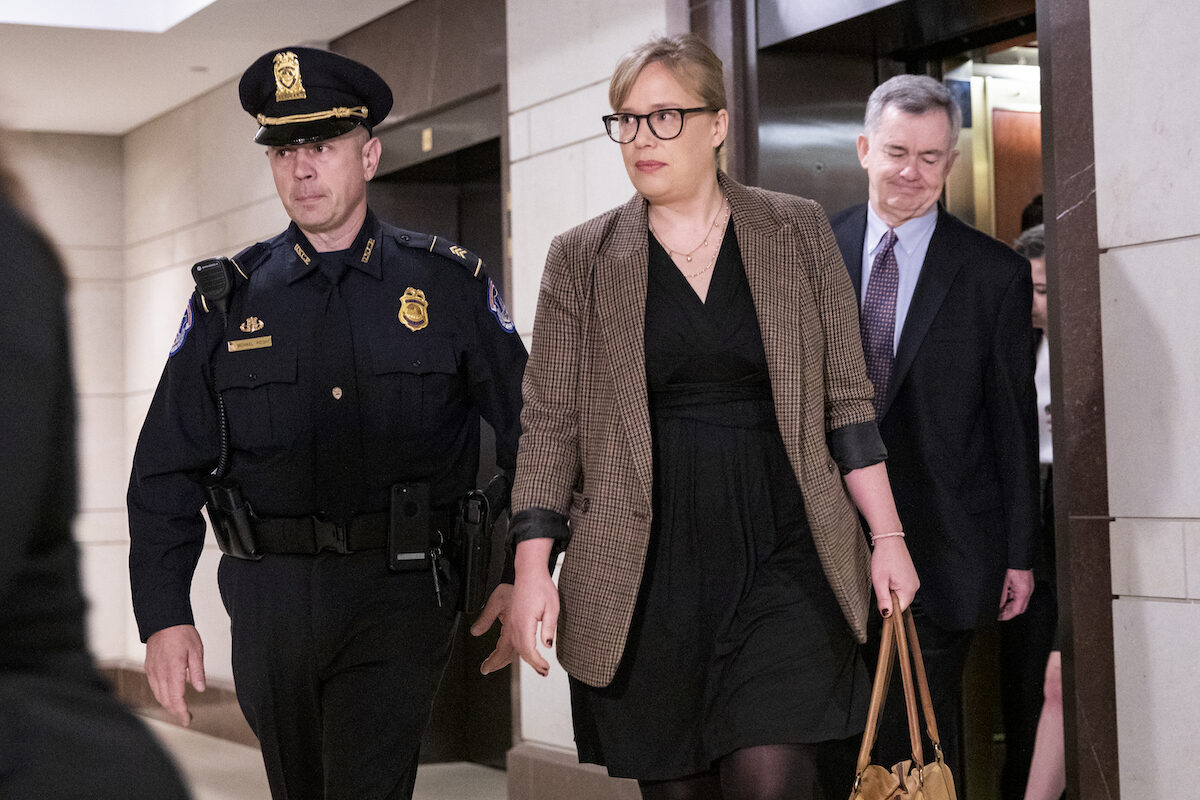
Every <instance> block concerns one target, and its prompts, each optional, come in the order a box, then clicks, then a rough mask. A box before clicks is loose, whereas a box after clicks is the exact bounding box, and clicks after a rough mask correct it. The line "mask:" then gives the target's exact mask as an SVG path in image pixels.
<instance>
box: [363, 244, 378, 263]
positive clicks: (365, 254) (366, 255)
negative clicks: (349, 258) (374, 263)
mask: <svg viewBox="0 0 1200 800" xmlns="http://www.w3.org/2000/svg"><path fill="white" fill-rule="evenodd" d="M374 249H375V240H374V239H367V249H366V250H363V254H362V263H364V264H365V263H367V262H368V261H370V260H371V251H372V250H374Z"/></svg>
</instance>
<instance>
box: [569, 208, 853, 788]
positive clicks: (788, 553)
mask: <svg viewBox="0 0 1200 800" xmlns="http://www.w3.org/2000/svg"><path fill="white" fill-rule="evenodd" d="M645 348H646V374H647V386H648V390H649V402H650V413H651V421H652V429H653V438H654V499H653V511H654V518H653V527H652V532H651V540H650V548H649V552H648V554H647V559H646V565H645V571H644V574H643V578H642V586H641V592H640V595H639V597H638V605H637V609H636V611H635V614H634V619H633V623H632V626H631V629H630V633H629V638H628V642H627V645H626V650H625V654H624V657H623V659H622V662H621V665H620V667H619V669H618V671H617V675H616V677H615V679H614V680H613V682H612V683H611V684H610V685H609V686H607V687H603V688H599V689H597V688H593V687H590V686H588V685H586V684H584V683H581V682H579V681H577V680H575V679H571V705H572V714H573V719H574V725H575V737H576V744H577V746H578V749H579V756H580V760H581V761H585V762H591V763H597V764H603V765H606V766H607V767H608V770H609V773H610V774H612V775H615V776H620V777H630V778H638V779H642V780H666V779H672V778H680V777H684V776H688V775H694V774H697V773H701V772H705V771H707V770H709V769H710V768H711V767H712V766H713V765H714V762H715V761H716V760H718V759H719V758H721V757H722V756H724V755H727V754H728V753H730V752H732V751H733V750H736V749H738V748H742V747H749V746H754V745H762V744H781V743H798V742H805V743H810V742H821V741H827V740H832V739H842V738H846V737H849V736H852V735H854V734H857V733H859V732H861V731H862V728H863V724H864V721H865V718H866V708H867V703H868V700H869V693H870V683H869V680H868V677H867V674H866V670H865V668H864V666H863V664H862V661H861V658H860V656H859V650H858V645H857V642H856V640H855V638H854V635H853V633H852V632H851V631H850V628H849V627H848V625H847V624H846V622H845V619H844V617H843V615H842V612H841V610H840V609H839V607H838V604H837V600H836V598H835V597H834V594H833V591H832V589H831V588H830V587H829V584H828V582H827V580H826V578H825V574H824V572H823V570H822V568H821V564H820V561H819V560H818V557H817V553H816V550H815V547H814V544H813V540H812V535H811V533H810V531H809V527H808V522H807V520H806V517H805V512H804V499H803V497H802V496H801V492H800V487H799V485H798V484H797V482H796V478H795V474H794V472H793V470H792V467H791V464H790V463H789V462H788V459H787V455H786V453H785V451H784V446H783V440H782V438H781V436H780V433H779V428H778V425H777V423H776V418H775V408H774V404H773V401H772V395H771V383H770V378H769V376H768V373H767V362H766V354H765V352H764V349H763V341H762V334H761V332H760V330H759V325H758V319H757V317H756V316H755V311H754V303H753V300H752V298H751V295H750V287H749V284H748V283H747V280H746V275H745V270H744V268H743V265H742V260H741V255H740V253H739V251H738V244H737V239H736V236H735V235H734V232H733V226H732V225H730V226H729V227H728V230H727V232H726V234H725V237H724V241H723V242H722V245H721V251H720V255H719V256H718V258H717V262H716V265H715V267H714V272H713V276H712V281H711V285H710V287H709V291H708V297H707V300H706V301H705V302H703V303H702V302H701V301H700V299H699V297H698V296H697V295H696V293H695V292H694V291H693V290H692V288H691V286H690V285H689V284H688V282H687V280H686V278H684V276H683V275H682V274H681V273H680V271H679V270H678V269H677V268H676V267H675V264H674V263H673V262H672V261H671V259H670V257H669V256H668V255H667V253H666V251H665V250H664V249H663V248H662V246H661V245H659V243H658V242H657V241H655V239H654V238H653V236H651V237H650V258H649V283H648V288H647V295H646V330H645Z"/></svg>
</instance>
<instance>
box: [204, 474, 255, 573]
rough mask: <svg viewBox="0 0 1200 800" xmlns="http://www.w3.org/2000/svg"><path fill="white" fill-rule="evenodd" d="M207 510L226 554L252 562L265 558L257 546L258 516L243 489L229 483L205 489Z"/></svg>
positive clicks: (219, 542) (209, 486)
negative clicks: (256, 523)
mask: <svg viewBox="0 0 1200 800" xmlns="http://www.w3.org/2000/svg"><path fill="white" fill-rule="evenodd" d="M204 507H205V508H206V509H208V519H209V521H211V522H212V527H213V534H214V535H215V536H216V538H217V546H218V547H220V548H221V552H222V553H224V554H225V555H228V556H233V557H234V558H242V559H246V560H248V561H258V560H259V559H261V558H262V554H261V553H259V552H258V550H257V547H256V546H255V544H254V522H253V519H254V512H253V510H252V509H251V508H250V504H249V503H248V502H246V500H245V498H243V497H242V490H241V487H240V486H238V485H237V484H235V483H231V482H226V481H222V482H217V483H211V484H209V485H207V486H205V487H204Z"/></svg>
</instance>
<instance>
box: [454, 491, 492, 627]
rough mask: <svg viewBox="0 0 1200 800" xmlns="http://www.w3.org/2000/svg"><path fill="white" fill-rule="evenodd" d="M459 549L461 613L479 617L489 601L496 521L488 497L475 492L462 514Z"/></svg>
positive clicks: (470, 495) (457, 537) (464, 502)
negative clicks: (488, 592) (490, 570)
mask: <svg viewBox="0 0 1200 800" xmlns="http://www.w3.org/2000/svg"><path fill="white" fill-rule="evenodd" d="M456 527H457V528H458V530H457V532H456V535H455V539H456V542H455V544H456V550H457V551H458V552H457V555H458V559H457V560H458V566H459V574H460V576H461V578H462V590H461V591H460V592H459V595H460V598H459V603H458V605H459V610H460V611H464V612H466V613H468V614H477V613H479V611H480V610H482V609H483V604H484V602H485V601H486V600H487V588H488V587H487V583H488V567H489V566H490V565H491V563H492V519H491V504H490V503H489V502H488V497H487V495H486V494H484V492H482V491H481V490H479V489H472V490H471V491H470V492H468V493H467V496H466V497H464V498H463V500H462V503H461V510H460V511H459V514H458V520H457V525H456Z"/></svg>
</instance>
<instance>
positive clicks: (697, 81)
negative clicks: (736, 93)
mask: <svg viewBox="0 0 1200 800" xmlns="http://www.w3.org/2000/svg"><path fill="white" fill-rule="evenodd" d="M654 63H660V64H662V65H663V66H665V67H666V68H667V69H668V70H670V71H671V74H672V75H673V76H674V77H675V80H677V81H679V83H680V85H682V86H683V88H685V89H687V90H688V91H690V92H692V93H694V94H696V95H697V96H698V97H700V98H702V99H703V100H704V104H705V105H706V106H708V107H709V108H712V109H719V108H725V73H724V66H723V65H722V64H721V59H719V58H717V54H716V53H714V52H713V51H712V49H711V48H710V47H709V46H708V45H707V44H705V43H704V40H703V39H701V38H700V37H699V36H696V35H695V34H694V33H681V34H678V35H676V36H663V37H660V38H658V39H651V40H650V41H648V42H646V43H645V44H643V45H641V46H640V47H637V48H635V49H634V50H631V51H630V52H628V53H626V54H625V55H624V56H622V57H621V60H620V61H618V62H617V68H616V69H615V70H613V76H612V81H610V82H609V84H608V102H609V105H611V106H612V108H613V111H616V110H617V109H618V108H620V107H621V104H622V103H624V102H625V100H626V99H627V98H628V97H629V93H630V92H631V91H633V84H634V82H635V81H636V80H637V77H638V75H640V74H641V72H642V70H643V69H645V68H646V67H647V66H649V65H650V64H654Z"/></svg>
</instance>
